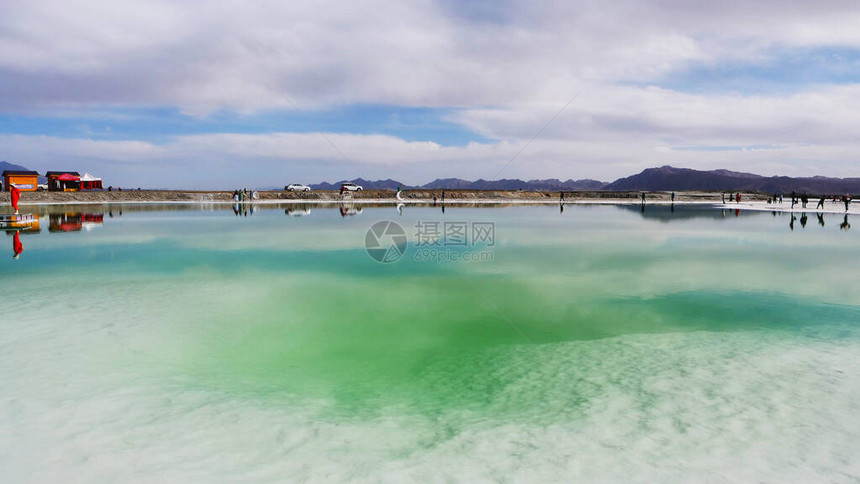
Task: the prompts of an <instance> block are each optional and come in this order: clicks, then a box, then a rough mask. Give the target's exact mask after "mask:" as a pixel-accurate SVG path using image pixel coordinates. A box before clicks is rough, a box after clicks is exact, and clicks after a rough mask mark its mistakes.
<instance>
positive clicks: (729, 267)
mask: <svg viewBox="0 0 860 484" xmlns="http://www.w3.org/2000/svg"><path fill="white" fill-rule="evenodd" d="M246 208H249V207H241V209H240V211H239V214H238V215H236V214H235V212H234V211H233V210H232V209H231V208H230V207H226V206H202V207H201V206H196V205H194V206H178V205H175V206H168V205H165V206H154V207H153V206H119V205H114V206H80V207H74V206H67V207H50V208H40V209H38V212H39V214H40V225H41V228H40V231H39V232H33V233H26V232H22V233H21V234H20V236H19V240H20V242H21V243H22V246H23V249H24V250H23V252H22V253H21V254H20V255H19V257H18V258H17V259H13V258H12V257H11V255H12V250H11V249H12V239H13V237H12V236H11V233H9V234H8V236H7V237H6V239H7V240H8V241H7V244H8V249H7V250H9V253H8V255H7V257H3V258H2V259H0V284H2V287H4V289H5V294H4V295H5V296H6V300H5V302H6V310H5V311H4V317H3V318H2V323H0V331H2V333H0V371H2V375H3V376H2V386H0V468H2V469H4V474H5V475H6V476H7V478H10V481H9V482H22V481H23V482H27V481H29V482H33V481H56V480H63V481H71V482H104V481H132V482H163V481H165V480H168V481H206V482H211V481H229V482H233V481H236V480H247V481H267V482H268V481H272V480H278V481H343V480H355V481H392V482H402V481H404V480H405V481H431V482H436V481H446V480H468V481H523V480H530V481H536V482H537V481H540V482H548V481H566V482H569V481H571V480H588V481H616V482H617V481H652V482H653V481H666V480H673V481H684V482H692V481H708V482H711V481H717V482H719V481H755V480H764V481H776V480H785V481H801V482H808V481H813V480H814V481H822V480H829V481H837V482H840V481H842V482H850V481H856V480H857V479H860V463H858V460H857V459H856V457H855V452H854V449H856V447H857V445H858V444H860V412H859V411H858V410H860V408H858V407H860V358H857V354H858V350H860V292H858V290H857V282H856V274H857V273H858V268H860V267H858V266H860V262H858V261H860V257H858V256H860V244H858V242H860V240H858V235H857V229H853V230H852V229H851V228H850V227H847V226H845V225H843V224H844V223H845V222H846V220H845V219H844V217H842V216H838V217H837V216H835V215H825V216H824V217H823V219H821V220H819V219H818V218H817V217H816V216H815V215H814V214H811V215H810V216H809V217H808V218H807V220H805V221H804V222H805V226H803V224H802V222H801V218H800V217H797V218H796V220H795V221H794V223H792V221H791V215H790V214H771V213H761V212H757V213H747V212H739V213H736V212H735V211H726V212H723V211H721V210H717V209H713V208H708V207H697V206H681V205H679V206H676V207H674V208H673V209H670V207H666V206H648V207H646V209H645V211H644V212H643V211H641V209H640V207H639V206H636V205H629V206H566V207H564V210H563V211H562V210H561V207H558V206H516V207H503V208H499V207H456V206H448V207H446V210H445V212H444V213H443V212H442V210H441V207H415V206H407V207H404V208H403V209H402V213H401V212H400V211H398V210H397V209H395V207H393V206H392V207H387V206H383V207H371V206H367V207H361V206H343V207H341V206H317V205H309V206H304V207H299V208H296V207H291V206H274V205H271V206H263V207H260V208H258V209H256V210H255V211H253V212H252V211H250V210H249V212H248V214H247V215H245V214H244V210H245V209H246ZM382 220H392V221H395V222H397V223H398V224H399V225H400V226H402V227H403V229H404V230H405V233H406V234H407V239H408V245H407V248H406V252H405V254H404V255H403V256H402V257H401V258H400V259H399V260H397V261H395V262H391V263H380V262H377V261H376V260H374V259H373V258H371V256H370V255H369V254H368V252H367V250H366V248H365V242H366V238H367V232H368V229H369V228H370V227H371V226H372V225H374V223H375V222H377V221H382ZM445 222H448V223H449V224H454V225H456V224H457V223H460V222H466V223H467V225H466V227H467V233H466V235H467V240H465V246H463V245H458V244H457V245H455V244H454V242H457V243H459V239H458V238H457V237H455V235H456V233H452V234H449V235H452V236H451V237H450V238H449V239H448V240H445V239H443V240H440V244H439V245H438V246H435V245H431V246H429V248H428V246H422V247H417V246H416V243H417V242H418V241H419V239H420V238H421V237H419V236H418V234H417V232H418V230H419V229H418V228H417V227H418V225H419V224H420V225H421V227H423V228H422V229H421V230H422V234H421V235H423V236H427V232H428V227H431V228H432V226H434V225H435V224H438V228H439V230H440V232H444V223H445ZM821 222H823V224H824V225H821ZM848 222H850V220H849V221H848ZM473 223H477V224H479V225H480V224H493V225H492V227H493V229H494V232H493V237H492V238H485V239H484V240H482V241H481V242H480V243H477V244H473V243H472V242H473V240H472V238H471V237H469V236H471V235H473V233H471V232H470V230H471V229H472V227H473V225H472V224H473ZM840 225H842V227H840ZM485 226H486V225H485ZM452 227H453V225H452ZM428 250H435V251H436V253H437V254H444V255H445V256H446V257H448V258H453V257H460V258H462V257H463V255H464V254H478V255H479V256H480V257H479V259H480V260H477V261H468V262H466V261H453V260H447V261H428V260H416V256H417V257H421V256H423V255H429V254H430V252H428ZM4 480H5V479H4Z"/></svg>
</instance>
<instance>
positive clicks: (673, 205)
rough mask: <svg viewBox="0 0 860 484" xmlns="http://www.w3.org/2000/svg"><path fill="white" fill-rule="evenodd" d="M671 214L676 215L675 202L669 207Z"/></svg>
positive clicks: (673, 195) (673, 196)
mask: <svg viewBox="0 0 860 484" xmlns="http://www.w3.org/2000/svg"><path fill="white" fill-rule="evenodd" d="M672 198H675V193H674V192H672ZM669 213H675V202H672V204H671V205H669Z"/></svg>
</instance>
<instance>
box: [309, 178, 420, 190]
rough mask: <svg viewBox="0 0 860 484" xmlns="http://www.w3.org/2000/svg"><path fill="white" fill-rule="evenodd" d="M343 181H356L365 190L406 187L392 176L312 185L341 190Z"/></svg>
mask: <svg viewBox="0 0 860 484" xmlns="http://www.w3.org/2000/svg"><path fill="white" fill-rule="evenodd" d="M342 183H355V184H356V185H358V186H360V187H362V188H364V189H365V190H397V187H403V188H406V185H405V184H403V183H400V182H399V181H396V180H392V179H390V178H389V179H388V180H365V179H364V178H356V179H355V180H341V181H339V182H336V183H326V182H322V183H316V184H311V185H310V187H311V188H312V189H314V190H340V185H341V184H342Z"/></svg>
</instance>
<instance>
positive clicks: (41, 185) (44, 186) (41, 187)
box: [36, 183, 48, 192]
mask: <svg viewBox="0 0 860 484" xmlns="http://www.w3.org/2000/svg"><path fill="white" fill-rule="evenodd" d="M47 189H48V184H47V183H39V184H38V185H36V190H38V191H40V192H41V191H43V190H47Z"/></svg>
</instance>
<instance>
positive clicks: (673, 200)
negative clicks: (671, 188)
mask: <svg viewBox="0 0 860 484" xmlns="http://www.w3.org/2000/svg"><path fill="white" fill-rule="evenodd" d="M672 203H675V192H672Z"/></svg>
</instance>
